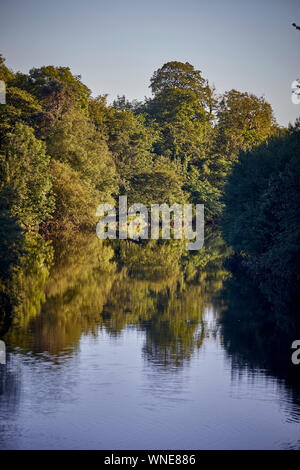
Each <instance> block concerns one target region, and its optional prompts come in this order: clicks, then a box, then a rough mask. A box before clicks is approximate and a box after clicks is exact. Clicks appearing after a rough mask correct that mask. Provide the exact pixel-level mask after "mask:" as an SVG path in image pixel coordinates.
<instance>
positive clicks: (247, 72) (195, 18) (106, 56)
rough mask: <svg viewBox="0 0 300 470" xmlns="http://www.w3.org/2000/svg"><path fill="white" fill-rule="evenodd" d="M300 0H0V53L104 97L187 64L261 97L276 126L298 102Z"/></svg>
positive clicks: (18, 65) (129, 91)
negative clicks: (61, 72) (58, 70)
mask: <svg viewBox="0 0 300 470" xmlns="http://www.w3.org/2000/svg"><path fill="white" fill-rule="evenodd" d="M293 22H295V23H297V24H300V0H252V1H251V2H250V1H244V0H227V1H226V0H223V1H221V0H185V1H178V0H159V1H158V0H152V1H151V2H147V1H144V0H140V1H137V0H109V1H103V0H98V1H96V0H85V1H83V2H81V1H78V0H60V1H58V0H52V1H51V2H46V1H44V0H26V1H21V0H0V40H1V43H0V44H1V47H0V52H1V53H2V54H3V55H4V57H6V64H7V66H8V67H10V68H12V69H13V70H14V71H17V70H20V71H22V72H25V73H27V72H28V71H29V70H30V68H32V67H40V66H42V65H50V64H51V65H62V66H69V67H70V68H71V70H72V72H73V73H74V74H80V75H81V76H82V81H83V82H84V83H85V84H86V85H87V86H88V87H89V88H90V89H91V90H92V92H93V95H94V96H96V95H98V94H104V93H108V94H109V101H112V100H113V99H114V98H116V97H117V95H123V94H125V95H126V97H127V98H128V99H130V100H132V99H143V98H144V96H145V95H146V96H150V95H151V93H150V90H149V88H148V87H149V80H150V77H151V76H152V74H153V72H154V70H156V69H157V68H159V67H161V66H162V65H163V64H164V63H165V62H168V61H170V60H179V61H182V62H186V61H188V62H190V63H191V64H193V65H194V67H195V68H196V69H200V70H201V71H202V74H203V76H204V77H205V78H207V79H208V80H209V82H210V83H211V84H214V85H215V87H216V90H217V92H219V93H223V92H224V91H225V90H230V89H232V88H235V89H237V90H240V91H248V92H251V93H255V94H256V95H258V96H262V95H263V96H264V97H265V98H266V99H267V101H269V102H270V103H271V105H272V107H273V109H274V112H275V116H276V118H277V120H278V122H279V123H280V124H281V125H287V124H288V122H294V121H295V118H296V117H297V116H299V115H300V104H298V105H295V104H293V103H292V101H291V83H292V81H293V80H295V79H296V78H300V31H297V30H296V29H295V28H293V27H292V26H291V23H293Z"/></svg>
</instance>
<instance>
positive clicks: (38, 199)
mask: <svg viewBox="0 0 300 470" xmlns="http://www.w3.org/2000/svg"><path fill="white" fill-rule="evenodd" d="M0 194H1V206H0V209H1V212H4V213H9V214H10V215H11V216H12V217H16V218H18V219H19V220H20V221H21V222H22V224H23V225H24V226H26V227H29V228H30V227H35V226H38V225H39V224H41V223H42V222H43V221H45V220H46V219H47V218H48V217H50V216H51V212H52V210H53V207H54V201H53V197H52V194H51V179H50V176H49V156H48V155H46V153H45V145H44V144H43V142H41V141H39V140H37V139H36V138H35V136H34V133H33V130H32V129H31V128H30V127H28V126H27V125H26V124H22V123H17V124H16V126H15V128H14V130H13V131H12V132H11V135H10V136H9V137H8V138H7V140H6V143H5V145H3V147H2V151H1V154H0Z"/></svg>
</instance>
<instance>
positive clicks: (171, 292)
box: [0, 234, 300, 449]
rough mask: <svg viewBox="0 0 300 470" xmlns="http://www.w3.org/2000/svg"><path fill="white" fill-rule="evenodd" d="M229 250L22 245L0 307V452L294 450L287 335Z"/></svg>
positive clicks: (299, 436) (293, 333) (299, 409)
mask: <svg viewBox="0 0 300 470" xmlns="http://www.w3.org/2000/svg"><path fill="white" fill-rule="evenodd" d="M228 252H229V249H228V248H226V246H225V245H224V243H223V242H222V240H221V238H220V236H218V235H217V236H215V235H214V234H210V236H209V237H208V240H207V239H206V245H205V248H204V249H203V250H200V251H199V253H193V254H190V255H188V254H187V252H185V251H184V247H183V245H182V244H181V241H174V242H173V243H171V242H170V243H159V242H157V241H150V242H149V243H147V244H145V245H142V246H140V245H138V244H135V243H126V242H124V241H122V242H115V243H110V244H109V243H104V242H100V241H99V240H98V239H97V238H96V236H94V235H87V234H78V235H76V236H73V238H71V239H64V240H55V241H48V242H45V241H44V240H42V239H41V238H38V237H36V238H35V239H33V240H29V241H27V248H26V250H25V252H24V253H25V254H24V255H23V258H22V264H21V267H20V268H19V269H16V270H15V272H14V274H13V275H12V277H11V280H10V283H7V286H8V287H6V291H5V289H4V288H3V292H4V291H5V292H6V294H3V299H2V303H1V305H2V312H4V311H5V310H6V314H5V312H4V314H5V315H4V316H5V318H6V320H5V321H3V322H2V332H1V339H2V340H3V341H4V342H5V345H6V364H1V365H0V448H2V449H296V448H300V425H299V424H300V365H298V366H296V365H294V364H292V362H291V355H292V350H291V344H292V342H293V340H294V339H300V334H299V331H300V330H297V328H298V326H297V324H296V326H295V323H294V321H293V320H291V319H288V320H287V319H285V317H283V318H281V317H280V315H278V314H277V316H276V320H274V318H275V317H274V315H273V313H272V311H270V309H269V306H268V304H266V303H265V302H264V300H263V299H261V297H260V294H259V293H257V292H256V291H255V289H254V287H253V286H252V285H251V282H250V281H249V283H248V282H247V280H246V279H245V278H243V279H241V278H239V276H233V275H232V273H230V272H229V271H228V269H227V268H226V267H224V259H226V258H227V256H228ZM8 292H9V293H10V294H9V295H8V294H7V293H8ZM12 297H14V298H15V299H17V301H15V302H13V301H12V300H11V299H12ZM8 298H9V299H10V300H9V301H8V300H7V299H8ZM297 335H298V337H297Z"/></svg>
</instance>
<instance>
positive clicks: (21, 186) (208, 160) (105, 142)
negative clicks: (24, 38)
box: [0, 57, 299, 285]
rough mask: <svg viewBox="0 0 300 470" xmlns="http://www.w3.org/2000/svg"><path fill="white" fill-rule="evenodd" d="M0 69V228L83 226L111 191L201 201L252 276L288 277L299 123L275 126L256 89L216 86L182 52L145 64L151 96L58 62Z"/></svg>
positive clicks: (136, 197)
mask: <svg viewBox="0 0 300 470" xmlns="http://www.w3.org/2000/svg"><path fill="white" fill-rule="evenodd" d="M0 79H1V80H3V81H4V82H5V83H6V89H7V95H6V104H5V105H0V148H1V151H0V193H1V194H0V201H1V202H0V216H1V220H2V221H3V224H2V225H3V227H8V230H9V227H14V230H16V228H15V225H16V224H17V225H19V226H20V227H21V228H23V229H26V230H40V231H43V232H53V231H60V230H61V231H66V230H72V229H79V228H84V227H92V226H95V223H96V215H95V214H96V207H97V206H98V204H99V203H101V202H113V201H117V196H118V195H119V194H126V195H127V196H128V202H129V203H133V202H141V203H144V204H146V205H147V206H150V205H151V204H153V203H164V202H165V203H167V204H172V203H174V202H178V203H183V202H192V203H199V204H201V203H202V204H204V206H205V219H206V222H207V223H217V222H219V221H220V220H222V217H223V226H224V234H225V238H226V240H227V241H228V242H229V243H230V244H231V245H232V246H233V248H234V250H236V251H237V252H239V253H240V254H241V256H242V257H243V259H244V260H245V259H246V260H247V264H248V266H249V268H250V269H251V271H252V272H253V273H254V275H255V276H260V274H261V273H262V272H263V275H262V276H261V278H262V279H263V281H262V283H265V279H268V276H269V273H271V274H272V275H273V274H274V273H275V272H276V273H277V274H278V276H279V277H278V282H281V283H283V282H285V283H288V284H289V283H291V284H292V285H294V283H295V281H296V280H298V278H297V275H296V273H295V263H297V261H298V259H297V256H298V248H299V239H298V238H297V237H298V232H297V230H298V229H299V218H298V213H299V211H298V207H299V185H298V182H299V132H298V127H297V125H296V126H295V127H294V128H289V129H282V128H280V127H279V126H278V125H277V124H276V121H275V118H274V115H273V111H272V108H271V106H270V104H268V103H267V102H266V101H265V99H264V98H263V97H257V96H255V95H253V94H249V93H242V92H239V91H236V90H231V91H228V92H225V93H224V94H223V95H218V94H217V93H216V91H215V90H214V88H213V87H212V86H211V85H210V84H209V83H208V81H207V80H206V79H205V78H204V77H203V76H202V73H201V72H200V71H199V70H195V69H194V67H193V66H192V65H191V64H189V63H187V62H186V63H182V62H168V63H166V64H164V65H163V66H162V67H161V68H160V69H158V70H157V71H155V72H154V74H153V76H152V78H151V79H150V88H151V91H152V97H151V98H145V100H144V101H143V102H138V101H133V102H129V101H127V100H126V98H125V97H124V96H123V97H118V99H117V100H115V101H114V102H113V104H112V105H109V104H108V103H107V96H106V95H101V96H98V97H97V98H93V97H92V96H91V91H90V90H89V89H88V87H87V86H86V85H84V84H83V83H82V81H81V77H80V76H74V75H73V74H72V73H71V71H70V69H69V68H68V67H54V66H44V67H41V68H33V69H31V70H30V71H29V73H28V74H24V73H20V72H17V73H14V72H13V71H11V70H9V69H8V68H7V67H6V65H5V62H4V59H3V58H2V57H0ZM229 175H230V176H229ZM224 205H226V209H225V212H224ZM11 220H14V223H13V224H12V223H11V222H10V221H11ZM3 235H4V234H3ZM7 236H9V234H8V233H7ZM277 274H276V275H277ZM296 278H297V279H296ZM276 279H277V278H276ZM264 285H265V284H264Z"/></svg>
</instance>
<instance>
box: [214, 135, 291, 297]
mask: <svg viewBox="0 0 300 470" xmlns="http://www.w3.org/2000/svg"><path fill="white" fill-rule="evenodd" d="M299 149H300V132H299V130H298V129H297V128H295V129H291V130H289V131H286V133H285V135H284V136H281V137H277V138H273V139H272V140H271V141H270V142H269V144H263V145H261V146H259V147H257V148H255V149H254V150H252V151H251V152H250V153H249V152H248V153H242V154H241V155H240V157H239V160H238V161H237V162H236V164H235V165H234V167H233V171H232V174H231V175H230V177H229V182H228V185H227V186H226V192H225V205H226V210H225V212H224V216H223V229H224V234H225V238H226V240H227V242H228V243H229V244H231V245H232V247H233V249H234V250H235V251H237V252H239V253H240V254H241V255H242V257H243V260H244V263H245V264H246V265H247V266H248V268H249V270H250V272H251V273H252V274H253V276H254V277H255V278H256V279H257V281H258V282H259V284H260V286H261V288H262V290H263V292H264V293H265V294H266V295H267V296H268V297H269V298H272V299H276V301H277V302H278V303H280V304H281V305H286V303H287V301H290V302H291V301H293V300H295V299H296V297H297V296H298V295H299V273H298V267H299V261H300V260H299V242H300V239H299V233H300V218H299V203H300V191H299V177H300V165H299V162H300V153H299V151H300V150H299Z"/></svg>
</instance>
